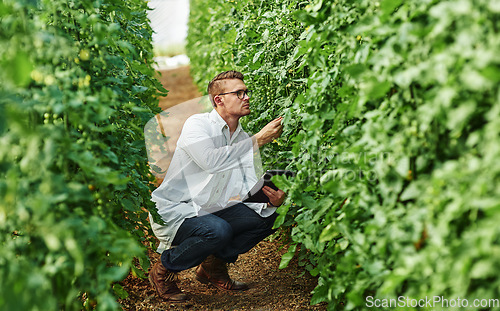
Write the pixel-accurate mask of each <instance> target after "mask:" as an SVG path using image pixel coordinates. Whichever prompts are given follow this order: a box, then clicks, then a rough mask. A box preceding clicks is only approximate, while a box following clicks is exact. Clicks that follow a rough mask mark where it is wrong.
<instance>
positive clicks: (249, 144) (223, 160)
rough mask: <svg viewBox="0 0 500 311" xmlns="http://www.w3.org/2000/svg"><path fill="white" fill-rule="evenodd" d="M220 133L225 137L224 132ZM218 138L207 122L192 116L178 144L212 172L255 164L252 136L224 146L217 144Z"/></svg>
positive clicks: (201, 166)
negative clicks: (211, 132)
mask: <svg viewBox="0 0 500 311" xmlns="http://www.w3.org/2000/svg"><path fill="white" fill-rule="evenodd" d="M220 135H221V138H222V139H225V138H224V136H223V134H222V133H220ZM216 139H218V137H211V135H210V131H209V127H208V125H207V124H205V122H203V121H202V120H197V119H196V118H191V119H188V120H187V121H186V123H185V124H184V127H183V129H182V133H181V136H180V137H179V140H178V142H177V146H178V147H179V148H181V149H183V150H184V151H185V152H186V153H187V154H188V155H189V156H190V157H191V159H192V160H193V161H194V162H195V163H196V164H197V165H198V166H199V167H200V168H201V169H202V170H204V171H207V172H208V173H210V174H215V173H219V172H224V171H228V170H233V169H236V168H247V167H251V166H252V165H253V150H254V142H253V140H252V138H251V137H248V138H246V139H244V140H242V141H240V142H237V143H235V144H232V145H226V146H222V147H217V146H216V144H215V141H216Z"/></svg>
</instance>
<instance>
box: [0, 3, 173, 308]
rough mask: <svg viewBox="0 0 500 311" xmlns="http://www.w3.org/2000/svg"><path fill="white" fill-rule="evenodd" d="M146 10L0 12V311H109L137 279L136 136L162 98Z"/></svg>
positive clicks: (91, 6)
mask: <svg viewBox="0 0 500 311" xmlns="http://www.w3.org/2000/svg"><path fill="white" fill-rule="evenodd" d="M146 10H147V4H146V3H145V2H143V1H139V0H138V1H127V2H122V1H105V0H96V1H69V2H68V1H58V0H56V1H10V0H7V1H3V2H2V3H1V4H0V24H1V26H2V32H1V33H0V67H1V70H0V77H1V80H2V84H1V86H0V94H1V95H0V112H1V113H0V135H1V136H0V146H1V147H0V176H1V178H0V231H1V232H2V235H1V238H0V244H1V247H2V252H1V254H0V279H1V280H2V281H1V283H0V288H1V292H2V295H1V297H0V309H2V310H55V309H64V310H81V309H82V306H84V307H85V308H86V309H92V308H93V307H95V304H96V303H97V307H98V309H99V310H115V309H118V304H117V303H116V301H115V297H114V295H113V291H112V284H113V283H115V282H117V281H120V280H122V279H123V278H124V277H125V276H126V275H127V274H128V272H129V271H130V269H132V270H133V271H134V273H136V274H141V273H142V271H141V270H140V269H137V268H136V267H135V266H134V265H133V264H132V259H133V258H134V257H137V258H138V259H139V261H140V262H142V263H143V269H147V265H148V260H146V259H147V257H146V256H145V249H144V247H143V245H142V243H141V241H146V234H148V232H149V229H148V226H147V225H148V223H147V222H148V221H147V210H146V209H148V208H150V207H151V203H150V201H149V197H150V194H149V191H150V179H151V177H150V174H149V168H148V167H147V160H146V159H147V157H146V154H145V148H144V141H143V134H142V133H143V126H144V124H145V123H146V122H147V121H148V120H149V118H151V117H152V116H153V115H154V112H157V109H158V108H157V104H158V101H157V98H156V96H157V95H158V94H161V93H159V92H163V93H165V90H164V89H163V88H162V87H161V84H160V83H159V82H158V81H157V80H156V79H155V78H153V77H154V70H153V69H152V67H151V64H152V62H153V61H152V57H153V54H152V46H151V33H152V30H151V28H150V26H149V24H148V19H147V16H146ZM115 291H116V292H117V293H122V292H121V291H120V286H119V285H115ZM82 303H83V304H82Z"/></svg>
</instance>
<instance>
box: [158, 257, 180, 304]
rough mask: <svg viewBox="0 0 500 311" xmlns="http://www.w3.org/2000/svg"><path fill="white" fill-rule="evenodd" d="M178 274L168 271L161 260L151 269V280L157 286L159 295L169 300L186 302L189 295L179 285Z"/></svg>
mask: <svg viewBox="0 0 500 311" xmlns="http://www.w3.org/2000/svg"><path fill="white" fill-rule="evenodd" d="M176 281H177V275H176V273H174V272H170V271H168V269H167V268H165V267H164V266H163V264H162V263H161V261H158V262H156V264H155V265H154V266H153V268H151V271H149V282H150V283H151V285H153V287H154V288H155V290H156V292H157V293H158V296H160V297H161V298H163V299H165V300H167V301H169V302H184V301H186V300H187V296H186V295H185V294H184V293H183V292H182V291H181V290H180V289H179V288H178V287H177V284H176Z"/></svg>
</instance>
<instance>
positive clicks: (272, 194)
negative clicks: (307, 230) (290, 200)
mask: <svg viewBox="0 0 500 311" xmlns="http://www.w3.org/2000/svg"><path fill="white" fill-rule="evenodd" d="M262 191H263V192H264V194H265V195H267V197H268V198H269V202H271V204H272V205H273V206H280V205H281V204H283V202H284V201H285V192H283V190H281V189H278V190H274V189H273V188H271V187H269V186H264V187H263V188H262Z"/></svg>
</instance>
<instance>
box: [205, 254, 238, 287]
mask: <svg viewBox="0 0 500 311" xmlns="http://www.w3.org/2000/svg"><path fill="white" fill-rule="evenodd" d="M196 279H197V280H198V281H200V282H202V283H211V284H212V285H214V286H215V287H217V288H220V289H223V290H247V289H248V285H247V284H245V283H242V282H238V281H235V280H232V279H231V278H230V277H229V274H228V272H227V263H226V262H224V261H222V260H221V259H219V258H217V257H215V256H214V255H210V256H208V257H207V259H205V261H204V262H202V263H201V265H199V266H198V268H196Z"/></svg>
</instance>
